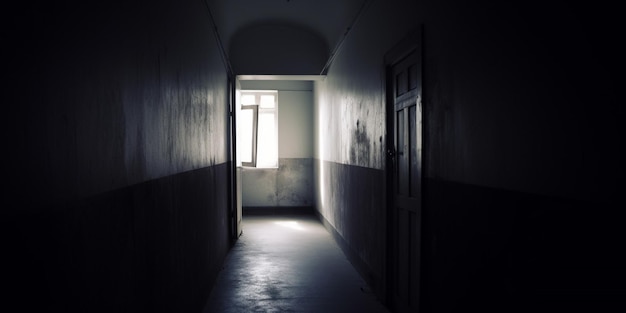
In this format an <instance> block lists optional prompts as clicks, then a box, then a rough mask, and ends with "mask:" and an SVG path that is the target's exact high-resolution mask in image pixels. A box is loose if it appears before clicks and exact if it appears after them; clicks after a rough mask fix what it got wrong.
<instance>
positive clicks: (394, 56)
mask: <svg viewBox="0 0 626 313" xmlns="http://www.w3.org/2000/svg"><path fill="white" fill-rule="evenodd" d="M423 35H424V25H423V24H420V25H419V27H417V28H416V29H414V30H412V31H411V32H409V33H408V35H407V36H405V37H404V38H403V39H402V40H400V41H399V42H398V43H397V44H396V45H395V46H394V47H393V48H391V49H390V50H389V51H388V52H387V53H386V54H385V58H384V59H385V69H384V73H385V122H386V127H385V132H386V134H385V142H386V149H385V172H386V174H385V186H386V187H385V194H386V208H385V209H386V211H385V218H386V233H385V236H386V251H385V252H386V256H385V264H386V265H385V281H384V286H385V295H384V296H385V302H386V304H387V305H388V306H390V307H394V305H395V303H394V300H395V297H394V295H393V279H394V278H393V277H392V276H393V275H392V273H393V268H392V266H393V264H394V259H393V250H392V249H393V244H394V243H393V242H392V241H393V237H394V236H393V233H392V231H393V230H394V227H395V225H394V224H393V211H392V210H395V188H396V186H395V182H396V176H395V166H396V159H395V153H396V151H395V149H396V147H395V127H396V125H395V123H394V121H395V114H396V112H395V92H393V90H394V87H395V85H394V83H393V75H392V73H393V67H394V65H396V64H398V63H400V61H402V60H403V59H404V58H405V57H407V56H409V55H410V54H411V53H413V52H415V51H418V52H419V54H420V56H421V59H420V60H419V62H421V65H422V66H421V69H422V70H421V77H420V81H421V84H422V184H421V188H422V192H421V195H422V199H421V203H422V206H421V208H422V211H423V210H424V201H423V197H424V183H423V181H424V177H425V176H424V175H425V167H426V166H425V158H424V156H425V155H426V148H427V145H426V140H425V136H424V130H425V127H424V124H425V118H424V117H425V116H426V115H425V111H424V110H425V109H424V101H423V99H424V80H423V77H424V62H423V59H424V44H423ZM422 219H423V216H422ZM422 222H423V220H422ZM422 225H423V223H422ZM421 230H422V229H420V231H421ZM420 237H421V238H423V236H420ZM420 258H421V259H423V253H422V254H420ZM420 264H423V262H422V260H420ZM422 269H423V266H421V267H420V272H423V270H422ZM419 277H420V279H419V280H420V282H419V283H420V285H423V277H424V276H423V275H421V274H420V275H419ZM419 292H420V297H421V294H422V293H423V289H422V288H421V287H420V291H419ZM419 307H420V308H421V307H422V301H420V302H419Z"/></svg>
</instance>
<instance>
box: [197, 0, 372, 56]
mask: <svg viewBox="0 0 626 313" xmlns="http://www.w3.org/2000/svg"><path fill="white" fill-rule="evenodd" d="M366 1H368V0H206V2H207V5H208V6H209V9H210V11H211V13H212V15H213V18H214V20H215V24H216V26H217V29H218V33H219V35H220V37H221V40H222V43H223V46H224V49H225V50H226V53H229V49H230V46H231V40H232V38H233V36H234V35H235V34H236V33H237V32H238V31H239V30H241V29H244V28H246V27H249V26H250V25H254V24H259V23H274V24H275V23H285V24H291V25H298V26H300V27H302V28H306V29H309V30H310V31H312V32H313V33H316V34H318V35H319V36H320V37H322V38H324V40H325V41H326V44H327V46H328V49H329V51H328V52H329V53H330V52H331V51H332V49H334V48H335V46H336V45H337V44H338V43H339V42H340V41H341V39H342V37H343V36H344V34H345V33H346V31H347V29H348V27H350V25H351V24H352V22H353V21H354V20H355V18H356V17H357V16H358V14H359V12H360V9H361V7H363V5H364V4H365V3H366Z"/></svg>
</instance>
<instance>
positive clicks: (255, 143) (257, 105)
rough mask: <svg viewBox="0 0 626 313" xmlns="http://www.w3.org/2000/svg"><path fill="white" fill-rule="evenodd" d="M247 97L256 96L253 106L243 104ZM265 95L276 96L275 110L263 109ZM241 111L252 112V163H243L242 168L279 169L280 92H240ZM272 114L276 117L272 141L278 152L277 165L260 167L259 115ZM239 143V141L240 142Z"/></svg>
mask: <svg viewBox="0 0 626 313" xmlns="http://www.w3.org/2000/svg"><path fill="white" fill-rule="evenodd" d="M246 95H254V99H255V100H254V103H253V104H249V103H248V104H243V99H244V96H246ZM263 95H273V96H274V107H273V108H262V107H261V97H262V96H263ZM240 100H241V103H240V110H241V111H243V110H252V123H253V125H252V142H251V144H252V150H251V151H252V162H243V161H241V166H244V167H250V168H264V169H271V168H278V151H279V149H278V90H241V91H240ZM264 112H266V113H270V112H271V113H272V114H273V116H274V122H273V124H274V125H273V126H274V138H273V139H272V140H273V141H274V143H275V147H276V151H275V155H276V159H275V162H276V163H275V164H273V165H271V166H262V167H259V166H258V147H259V139H258V136H259V114H260V113H264ZM238 142H239V141H238Z"/></svg>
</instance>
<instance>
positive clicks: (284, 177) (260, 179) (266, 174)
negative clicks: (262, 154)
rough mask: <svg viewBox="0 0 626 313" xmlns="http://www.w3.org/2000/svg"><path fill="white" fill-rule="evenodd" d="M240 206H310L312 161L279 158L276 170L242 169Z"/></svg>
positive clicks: (307, 159)
mask: <svg viewBox="0 0 626 313" xmlns="http://www.w3.org/2000/svg"><path fill="white" fill-rule="evenodd" d="M242 179H243V181H242V198H243V199H242V201H243V206H244V207H266V208H268V209H270V208H274V207H311V206H313V204H314V197H313V188H314V184H313V159H312V158H280V159H278V168H277V169H254V168H245V167H244V168H243V173H242Z"/></svg>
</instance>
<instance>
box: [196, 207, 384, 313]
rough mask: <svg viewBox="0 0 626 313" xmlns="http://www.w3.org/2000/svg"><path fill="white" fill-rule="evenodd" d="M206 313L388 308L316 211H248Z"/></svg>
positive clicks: (379, 309)
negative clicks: (292, 213) (258, 213)
mask: <svg viewBox="0 0 626 313" xmlns="http://www.w3.org/2000/svg"><path fill="white" fill-rule="evenodd" d="M243 223H244V224H243V235H242V236H241V237H240V238H239V240H238V241H237V243H236V244H235V246H234V247H233V248H232V250H231V251H230V252H229V254H228V256H227V257H226V261H225V262H224V268H223V270H222V272H220V274H219V276H218V278H217V282H216V285H215V286H214V288H213V291H212V293H211V296H210V298H209V300H208V302H207V305H206V307H205V309H204V311H203V312H205V313H207V312H388V311H387V310H386V309H385V308H384V306H383V305H382V304H381V303H380V302H378V300H377V299H376V298H375V296H374V295H373V294H372V293H371V292H370V291H369V289H368V287H367V284H366V283H365V282H364V281H363V279H362V278H361V277H360V276H359V274H358V273H357V272H356V270H355V269H354V267H353V266H352V265H351V264H350V262H349V261H348V260H347V258H346V257H345V255H344V254H343V252H342V251H341V249H340V248H339V246H338V245H337V244H336V243H335V241H334V240H333V238H332V236H331V235H330V234H329V233H328V232H327V231H326V229H325V228H324V226H323V225H322V224H321V223H320V222H319V221H318V220H317V219H316V218H315V217H314V216H246V217H244V219H243Z"/></svg>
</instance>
